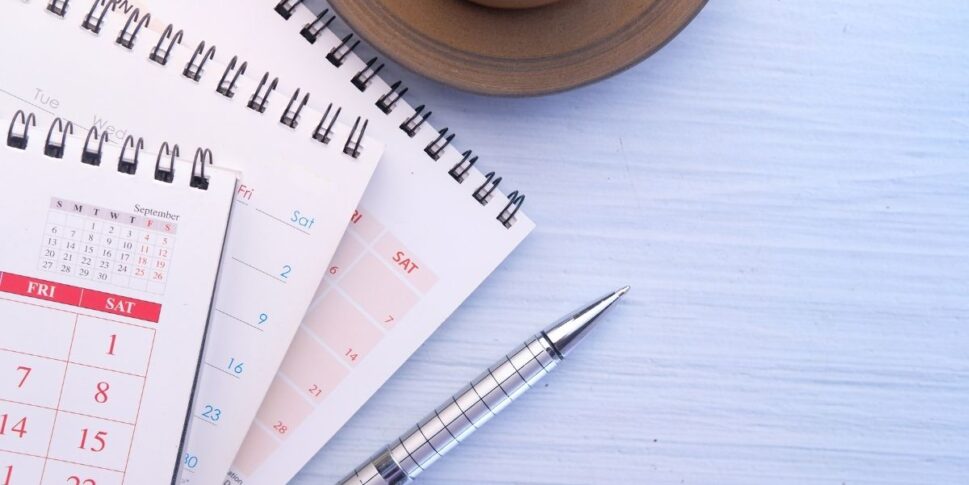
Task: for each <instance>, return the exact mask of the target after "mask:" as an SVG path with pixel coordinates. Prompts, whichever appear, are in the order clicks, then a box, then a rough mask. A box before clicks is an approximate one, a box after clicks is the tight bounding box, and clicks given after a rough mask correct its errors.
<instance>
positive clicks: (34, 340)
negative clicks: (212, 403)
mask: <svg viewBox="0 0 969 485" xmlns="http://www.w3.org/2000/svg"><path fill="white" fill-rule="evenodd" d="M7 295H19V296H21V297H25V298H26V299H27V300H19V301H18V300H13V299H9V298H8V296H7ZM109 301H111V302H113V303H111V304H110V305H109V304H108V302H109ZM45 302H55V303H57V305H46V304H45ZM115 307H117V308H119V310H114V308H115ZM126 307H130V308H131V309H132V311H131V312H130V315H131V317H132V318H131V319H130V320H129V321H128V322H124V321H120V320H118V319H115V318H112V317H113V315H114V314H115V313H116V312H120V311H123V309H124V308H126ZM79 308H86V309H90V310H92V311H91V312H84V313H81V312H79V311H76V310H75V309H79ZM160 313H161V305H159V304H157V303H153V302H147V301H138V300H134V299H131V298H127V297H125V296H122V295H117V294H111V293H103V292H99V291H95V290H92V289H89V288H83V287H78V286H72V285H65V284H60V283H55V282H52V281H48V280H42V279H37V278H32V277H27V276H23V275H17V274H13V273H0V315H2V316H3V317H2V318H3V320H4V325H5V327H6V328H5V330H4V332H3V334H2V336H0V369H3V375H4V376H5V378H4V381H3V382H2V384H0V454H2V456H3V458H0V460H2V462H6V463H7V464H6V468H5V469H3V468H0V479H3V480H6V481H5V482H4V481H3V480H0V483H10V484H17V483H65V482H66V483H71V482H77V481H80V482H79V483H81V484H82V485H90V484H104V485H107V484H120V483H122V482H123V479H124V475H125V471H126V469H127V466H128V451H129V450H130V449H131V445H132V437H133V435H134V432H135V429H136V427H137V425H138V418H139V410H140V408H141V404H142V392H143V391H144V387H145V380H146V377H147V373H148V367H149V360H150V359H151V355H152V351H153V350H154V341H155V332H156V331H155V329H154V328H152V324H153V323H157V321H158V317H159V315H160ZM38 336H43V337H44V338H38ZM45 476H46V478H45ZM72 477H74V478H72Z"/></svg>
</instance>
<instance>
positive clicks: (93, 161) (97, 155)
mask: <svg viewBox="0 0 969 485" xmlns="http://www.w3.org/2000/svg"><path fill="white" fill-rule="evenodd" d="M92 136H93V137H94V139H95V140H96V141H97V142H98V150H97V151H91V148H90V146H91V137H92ZM107 137H108V133H107V132H104V133H101V136H98V127H96V126H92V127H91V129H90V130H88V132H87V138H85V139H84V150H82V151H81V163H86V164H88V165H94V166H99V165H101V155H102V154H103V153H104V139H105V138H107Z"/></svg>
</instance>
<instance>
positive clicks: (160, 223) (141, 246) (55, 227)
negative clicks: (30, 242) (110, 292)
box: [40, 197, 178, 293]
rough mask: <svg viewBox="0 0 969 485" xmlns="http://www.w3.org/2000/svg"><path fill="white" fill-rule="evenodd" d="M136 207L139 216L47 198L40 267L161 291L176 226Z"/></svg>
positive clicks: (131, 286)
mask: <svg viewBox="0 0 969 485" xmlns="http://www.w3.org/2000/svg"><path fill="white" fill-rule="evenodd" d="M137 208H138V209H141V210H142V214H131V213H127V212H124V211H121V210H116V209H111V208H107V207H98V206H95V205H92V204H86V203H83V202H73V201H69V200H64V199H60V198H57V197H54V198H51V202H50V211H48V213H47V227H46V230H45V231H44V236H43V238H42V239H43V241H42V242H41V246H42V247H43V249H42V250H41V256H40V269H42V270H44V271H47V272H51V273H55V274H60V275H71V276H73V277H76V278H81V279H87V280H95V281H101V282H105V283H110V284H112V285H114V286H120V287H123V288H132V289H137V290H146V291H149V292H151V293H164V292H165V283H166V282H167V281H168V278H167V275H168V266H169V264H171V260H172V257H173V256H174V251H175V233H176V231H177V228H178V223H177V222H175V221H174V220H171V219H172V217H173V216H172V215H171V214H168V213H163V212H159V211H154V210H152V209H147V208H141V207H140V206H139V207H137ZM149 213H150V214H156V215H157V217H148V216H146V215H144V214H149ZM166 216H167V217H166Z"/></svg>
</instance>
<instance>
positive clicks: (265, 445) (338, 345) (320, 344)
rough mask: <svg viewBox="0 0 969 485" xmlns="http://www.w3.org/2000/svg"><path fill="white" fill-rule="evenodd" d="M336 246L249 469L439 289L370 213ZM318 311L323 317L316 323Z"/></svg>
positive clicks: (274, 391) (270, 401)
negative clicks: (375, 290) (377, 284)
mask: <svg viewBox="0 0 969 485" xmlns="http://www.w3.org/2000/svg"><path fill="white" fill-rule="evenodd" d="M340 247H341V248H342V249H341V251H338V252H337V254H336V255H335V256H334V258H333V262H332V263H331V264H332V266H331V267H330V270H329V271H328V272H327V274H326V276H325V277H324V279H323V281H322V282H321V283H320V285H321V289H320V291H319V293H318V296H317V299H316V305H315V306H314V307H312V308H310V310H309V311H308V313H307V318H306V319H305V320H304V322H303V324H302V325H300V328H299V331H298V332H297V335H296V337H295V339H294V343H293V344H292V346H291V347H290V351H289V354H287V357H286V360H284V362H283V364H282V366H281V368H280V370H279V371H278V372H277V374H276V380H275V382H274V383H273V385H272V387H271V388H270V390H269V392H268V393H267V397H266V400H265V401H264V402H263V405H262V407H261V408H260V410H259V413H258V414H257V416H256V419H255V420H254V422H253V426H252V428H251V429H250V432H249V436H248V437H247V438H246V441H247V442H249V441H250V440H256V441H258V445H256V446H254V447H252V448H249V449H258V450H259V456H256V455H255V454H253V455H252V456H248V455H247V456H244V457H242V462H244V463H246V466H247V467H248V468H255V467H256V466H258V463H260V462H261V461H262V460H263V459H265V457H266V456H268V454H269V453H271V452H272V450H273V449H275V448H276V447H278V446H279V444H280V443H282V442H283V441H284V440H285V439H286V437H287V436H288V434H289V433H290V431H292V430H293V429H294V428H295V427H297V426H299V425H300V423H301V422H302V420H303V419H304V418H305V417H306V416H308V415H309V414H310V413H311V412H312V410H313V408H314V406H316V405H318V404H319V403H321V402H322V400H323V399H325V398H326V395H327V394H329V393H330V392H332V390H333V389H335V388H336V387H338V386H339V384H340V382H341V381H342V380H343V379H344V378H346V377H347V376H348V375H349V373H350V372H352V370H353V368H354V367H355V366H356V365H358V364H359V363H360V362H362V361H363V360H365V359H366V356H367V353H368V352H369V351H371V350H373V349H374V348H376V346H377V345H378V344H379V342H380V341H381V340H383V339H384V338H385V337H386V335H387V334H388V333H389V332H392V331H393V329H394V327H395V325H396V322H397V321H399V320H401V319H402V318H403V317H404V315H406V313H407V312H408V311H409V310H410V308H411V307H412V306H413V305H414V304H416V302H417V301H418V300H419V299H420V298H422V297H423V296H424V295H426V294H427V293H428V292H429V291H430V290H431V288H433V286H434V284H436V281H437V277H436V276H435V275H434V274H433V273H432V272H431V270H430V269H429V268H425V267H424V265H423V263H420V264H418V263H417V262H415V260H414V259H412V257H411V256H406V255H409V251H407V250H405V249H404V248H403V246H402V244H401V243H400V241H399V240H398V239H397V238H396V237H395V236H394V235H393V234H391V232H390V231H389V230H388V229H387V228H385V227H384V226H383V225H382V224H380V223H379V222H377V221H375V220H374V219H373V218H371V217H369V215H364V214H362V213H360V212H358V213H357V214H355V215H354V218H352V219H351V224H350V227H349V230H348V231H347V233H346V235H345V236H344V240H343V241H342V242H341V244H340ZM415 271H419V272H422V273H416V276H415V273H414V272H415ZM373 281H383V282H385V284H383V285H382V287H384V288H385V290H386V291H384V292H382V294H381V295H380V297H371V295H372V292H370V291H367V288H369V285H371V284H372V283H373ZM315 312H320V313H321V314H324V315H327V316H328V318H325V319H323V318H313V315H314V313H315ZM343 349H346V351H345V352H344V351H343ZM243 449H247V447H246V446H245V445H244V446H243Z"/></svg>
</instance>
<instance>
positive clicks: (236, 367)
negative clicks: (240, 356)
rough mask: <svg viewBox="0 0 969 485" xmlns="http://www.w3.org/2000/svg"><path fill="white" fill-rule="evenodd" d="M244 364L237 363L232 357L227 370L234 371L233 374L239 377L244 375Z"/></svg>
mask: <svg viewBox="0 0 969 485" xmlns="http://www.w3.org/2000/svg"><path fill="white" fill-rule="evenodd" d="M242 364H243V362H239V361H237V360H236V359H235V357H230V358H229V365H227V366H226V368H227V369H229V370H230V371H232V372H233V373H235V374H236V375H239V374H242V370H243V369H242Z"/></svg>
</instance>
